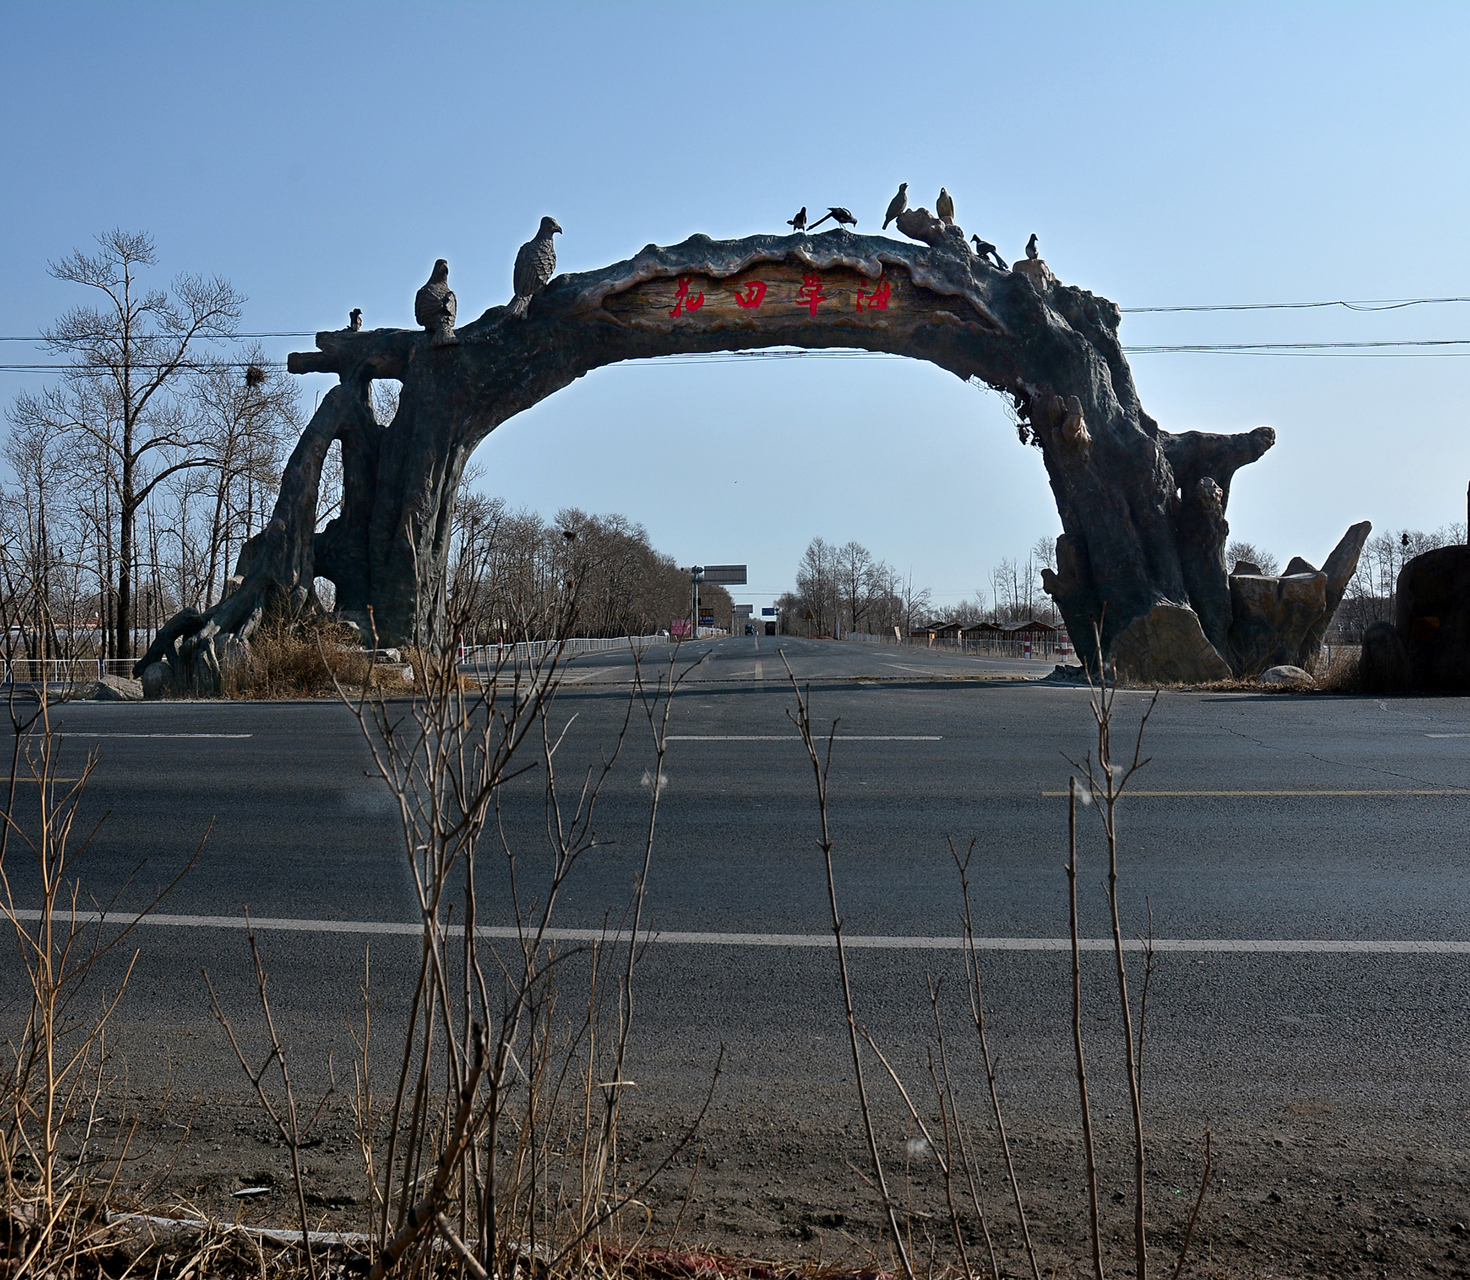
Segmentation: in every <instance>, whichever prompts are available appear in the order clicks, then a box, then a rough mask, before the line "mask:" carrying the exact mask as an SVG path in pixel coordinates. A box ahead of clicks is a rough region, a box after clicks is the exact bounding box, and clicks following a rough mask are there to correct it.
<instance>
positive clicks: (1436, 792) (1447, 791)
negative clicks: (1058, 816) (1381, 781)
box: [1041, 787, 1470, 800]
mask: <svg viewBox="0 0 1470 1280" xmlns="http://www.w3.org/2000/svg"><path fill="white" fill-rule="evenodd" d="M1041 794H1042V796H1043V797H1045V798H1046V799H1048V800H1052V799H1058V798H1060V797H1062V796H1065V795H1067V794H1068V793H1067V792H1065V791H1043V792H1042V793H1041ZM1083 794H1084V791H1083V789H1082V788H1078V795H1079V796H1080V795H1083ZM1123 796H1124V797H1125V798H1126V797H1128V796H1138V797H1139V798H1142V797H1144V796H1470V790H1467V789H1465V788H1441V789H1429V788H1419V789H1412V790H1408V789H1400V790H1359V791H1320V790H1297V791H1134V790H1133V789H1132V788H1131V787H1130V788H1129V789H1128V790H1127V791H1125V792H1123ZM1093 798H1094V799H1098V800H1100V799H1102V795H1101V793H1099V794H1098V795H1096V796H1094V797H1093Z"/></svg>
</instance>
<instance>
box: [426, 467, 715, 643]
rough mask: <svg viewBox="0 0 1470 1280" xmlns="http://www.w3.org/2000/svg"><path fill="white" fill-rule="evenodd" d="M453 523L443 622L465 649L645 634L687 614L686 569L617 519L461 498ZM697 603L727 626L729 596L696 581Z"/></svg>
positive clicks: (465, 495) (640, 530)
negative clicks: (549, 514)
mask: <svg viewBox="0 0 1470 1280" xmlns="http://www.w3.org/2000/svg"><path fill="white" fill-rule="evenodd" d="M456 523H457V526H458V527H457V529H456V536H455V543H454V549H453V552H452V555H451V562H450V616H451V617H452V618H454V619H455V622H456V625H457V626H458V627H459V628H460V630H461V632H462V635H461V637H460V638H461V639H462V640H463V642H464V643H466V644H493V643H497V642H512V641H520V640H542V639H546V638H548V637H551V636H559V635H569V636H625V635H650V634H652V633H653V632H656V631H661V630H665V629H667V628H668V627H669V626H670V624H671V623H673V622H675V621H676V620H682V619H685V618H688V617H689V616H690V610H691V607H692V605H693V596H692V587H693V584H692V582H691V579H690V571H689V569H688V568H682V567H680V566H678V565H676V564H675V563H674V559H673V557H672V556H668V555H664V554H663V553H662V552H659V551H656V550H654V548H653V545H652V544H651V543H650V542H649V540H648V533H647V531H646V530H645V529H644V528H643V526H642V525H639V524H634V523H632V522H631V521H629V520H628V519H626V518H625V517H624V516H620V515H608V516H595V515H587V514H586V513H585V512H582V511H579V510H577V509H576V508H575V507H569V508H566V509H564V510H561V511H558V512H557V514H556V519H555V520H553V521H547V520H545V519H543V518H542V517H541V516H540V515H538V514H537V513H536V512H534V511H512V510H510V508H509V507H508V506H507V504H506V502H505V500H504V499H503V498H487V497H485V496H483V495H481V494H471V493H462V494H461V495H460V500H459V505H458V510H457V512H456ZM699 599H700V606H701V611H704V612H709V613H711V614H713V615H714V624H715V626H717V627H729V626H730V624H731V610H732V608H733V602H732V601H731V598H730V593H729V592H728V591H726V590H725V589H724V588H723V587H719V586H715V585H713V584H710V583H701V584H700V589H699Z"/></svg>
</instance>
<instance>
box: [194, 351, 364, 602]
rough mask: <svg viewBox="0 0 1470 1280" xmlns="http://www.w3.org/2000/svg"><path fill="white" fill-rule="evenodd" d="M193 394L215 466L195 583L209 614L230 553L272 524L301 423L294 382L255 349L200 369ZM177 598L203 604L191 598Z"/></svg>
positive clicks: (200, 435) (202, 436)
mask: <svg viewBox="0 0 1470 1280" xmlns="http://www.w3.org/2000/svg"><path fill="white" fill-rule="evenodd" d="M242 363H243V364H244V366H245V368H244V370H243V371H242V370H241V368H240V365H241V364H242ZM190 392H191V397H192V402H193V407H194V411H195V415H196V423H195V426H196V431H197V435H198V439H199V443H200V444H201V445H204V446H205V447H207V448H208V450H209V452H210V454H211V455H212V462H213V464H214V465H213V466H212V467H211V468H210V471H209V480H208V488H209V493H208V500H209V508H210V509H209V517H208V519H209V523H208V533H207V538H206V541H205V543H204V546H205V548H206V557H207V564H206V565H205V566H204V568H203V571H202V575H201V582H200V585H201V586H202V592H200V594H202V597H203V599H202V607H204V608H208V607H209V606H210V605H211V604H213V603H214V601H215V600H216V599H217V598H218V597H219V596H220V595H223V594H224V593H225V592H224V583H223V581H222V579H223V578H224V577H225V575H226V574H228V573H229V571H230V552H231V550H232V549H233V550H235V551H236V552H238V551H239V549H240V547H241V546H242V545H243V544H244V543H245V541H246V540H247V539H249V538H250V537H251V536H252V535H254V534H255V532H256V531H257V530H258V529H260V528H262V527H264V525H265V522H266V520H267V519H268V518H269V517H268V511H267V506H268V504H269V503H270V502H271V501H272V500H273V499H274V497H275V491H276V488H277V486H278V485H279V484H280V481H281V466H282V464H283V463H284V462H285V458H286V450H287V446H288V445H289V444H290V443H291V442H293V441H294V440H295V438H296V436H297V435H298V434H300V431H301V428H302V425H303V423H304V418H303V415H302V412H301V404H300V397H299V394H298V392H297V389H296V385H295V383H294V382H293V381H292V379H291V378H290V376H289V375H288V374H287V373H286V372H285V370H283V369H279V368H277V369H271V368H270V367H269V365H268V362H267V360H266V355H265V351H264V350H263V349H262V348H261V347H260V346H258V345H256V346H253V347H250V348H249V349H247V350H246V351H245V352H244V354H243V357H242V358H241V359H240V360H233V361H212V362H210V363H208V364H207V365H205V366H204V367H203V368H200V369H198V370H197V371H196V372H195V373H194V374H193V376H192V378H191V386H190ZM323 488H324V489H326V488H327V486H326V485H324V486H323ZM338 489H339V490H340V485H339V486H338ZM196 590H197V588H196ZM181 599H182V600H183V602H184V603H186V604H194V605H196V606H197V605H199V604H200V603H201V602H200V601H199V600H197V599H195V598H194V594H193V592H191V593H190V594H181Z"/></svg>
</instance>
